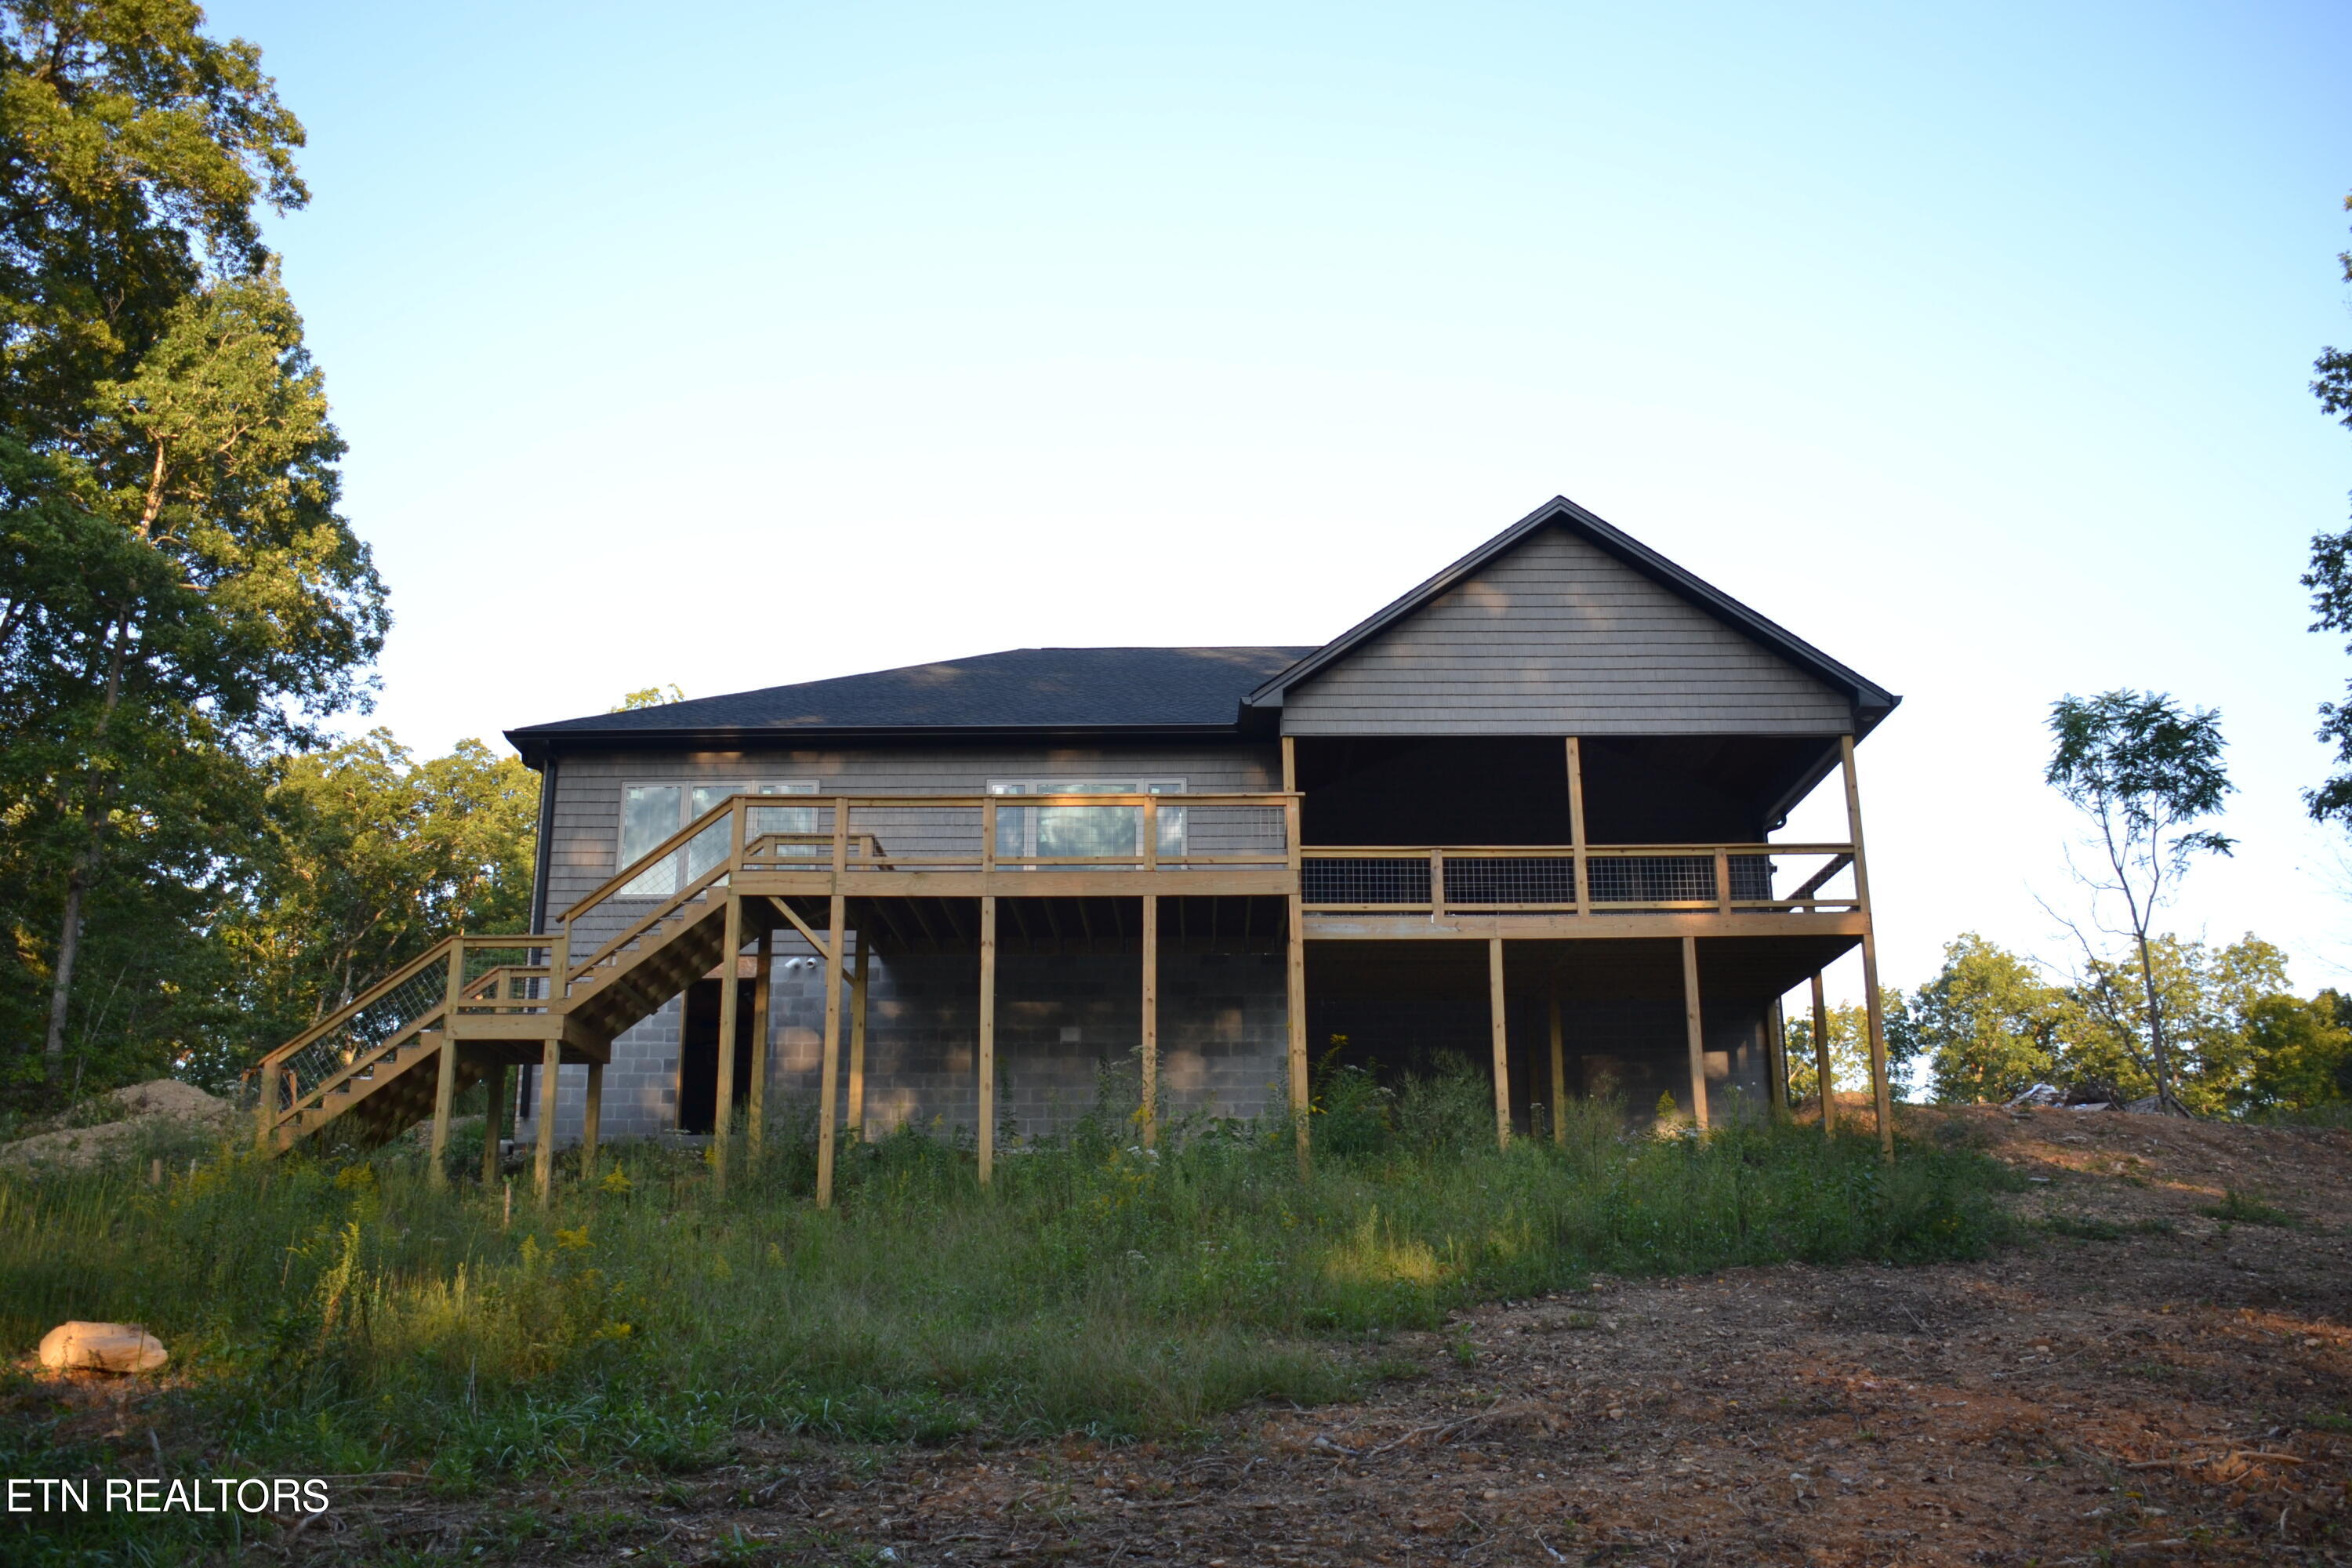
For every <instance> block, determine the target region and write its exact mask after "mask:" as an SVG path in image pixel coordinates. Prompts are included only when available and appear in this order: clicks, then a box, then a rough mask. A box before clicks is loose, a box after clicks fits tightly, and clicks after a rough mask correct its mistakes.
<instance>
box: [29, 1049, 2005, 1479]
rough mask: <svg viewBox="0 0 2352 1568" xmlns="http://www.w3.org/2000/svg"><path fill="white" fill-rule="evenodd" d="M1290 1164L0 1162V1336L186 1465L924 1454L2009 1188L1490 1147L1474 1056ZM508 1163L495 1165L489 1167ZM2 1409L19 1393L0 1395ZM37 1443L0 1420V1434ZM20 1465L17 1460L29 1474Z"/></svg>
mask: <svg viewBox="0 0 2352 1568" xmlns="http://www.w3.org/2000/svg"><path fill="white" fill-rule="evenodd" d="M1323 1103H1324V1106H1325V1114H1324V1115H1323V1116H1322V1117H1321V1118H1320V1121H1321V1125H1320V1126H1318V1137H1319V1138H1320V1146H1321V1152H1319V1153H1318V1158H1317V1160H1316V1162H1315V1164H1314V1168H1313V1171H1312V1173H1311V1174H1310V1175H1308V1176H1307V1177H1305V1178H1302V1177H1301V1175H1300V1173H1299V1172H1298V1169H1297V1164H1296V1161H1295V1155H1294V1152H1293V1143H1292V1140H1291V1138H1290V1136H1289V1134H1288V1131H1287V1130H1286V1129H1285V1128H1283V1127H1279V1126H1240V1125H1234V1124H1230V1123H1226V1124H1216V1125H1203V1126H1196V1127H1190V1128H1179V1129H1175V1130H1172V1131H1171V1136H1170V1137H1169V1138H1168V1139H1166V1140H1165V1141H1164V1142H1163V1146H1162V1148H1161V1149H1160V1150H1159V1151H1157V1152H1151V1151H1145V1150H1142V1149H1140V1148H1138V1147H1136V1146H1134V1144H1133V1142H1132V1141H1131V1138H1132V1126H1131V1123H1130V1122H1129V1121H1128V1120H1127V1119H1126V1118H1124V1117H1122V1116H1120V1115H1118V1108H1117V1107H1116V1106H1112V1107H1109V1108H1108V1109H1106V1110H1103V1111H1102V1112H1100V1113H1099V1114H1097V1115H1096V1116H1093V1117H1089V1118H1088V1119H1087V1120H1085V1121H1081V1122H1080V1123H1079V1124H1078V1125H1077V1126H1076V1128H1075V1129H1074V1130H1073V1131H1070V1132H1068V1133H1067V1134H1066V1135H1064V1136H1060V1137H1057V1138H1055V1139H1051V1140H1041V1141H1035V1142H1028V1143H1025V1144H1022V1145H1019V1146H1017V1148H1016V1149H1015V1150H1014V1152H1011V1153H1009V1154H1007V1155H1005V1156H1004V1157H1003V1158H1001V1159H1000V1161H999V1162H998V1165H997V1171H996V1179H995V1182H994V1184H993V1186H992V1188H991V1189H989V1190H986V1191H982V1190H980V1189H979V1188H978V1187H977V1185H976V1184H975V1182H974V1179H973V1167H972V1163H971V1155H970V1153H969V1152H968V1150H966V1149H964V1148H962V1147H960V1146H959V1145H958V1144H957V1143H956V1142H954V1141H952V1140H950V1139H947V1138H942V1137H939V1136H933V1135H929V1134H925V1133H922V1132H919V1131H902V1132H899V1133H897V1134H895V1135H893V1136H891V1137H888V1138H886V1139H884V1140H882V1141H880V1142H877V1143H873V1144H867V1145H863V1146H858V1145H853V1146H850V1147H849V1148H847V1149H845V1151H844V1158H843V1161H842V1166H841V1177H840V1184H839V1189H838V1191H839V1202H838V1205H837V1206H836V1207H835V1209H834V1210H832V1211H831V1212H824V1213H820V1212H818V1211H817V1210H815V1209H814V1207H813V1206H812V1205H810V1204H809V1202H808V1201H807V1197H806V1193H807V1189H808V1185H809V1179H810V1174H811V1171H812V1168H813V1150H812V1144H813V1139H812V1137H811V1136H810V1134H811V1129H810V1127H809V1126H808V1125H807V1124H806V1123H805V1122H803V1124H801V1125H798V1126H794V1127H789V1128H787V1129H785V1130H784V1131H783V1132H782V1134H780V1135H779V1137H778V1138H777V1139H776V1140H775V1141H774V1142H772V1144H771V1146H770V1147H768V1148H767V1149H765V1150H764V1151H762V1152H761V1160H760V1161H759V1162H758V1165H757V1168H756V1169H751V1170H747V1169H746V1166H747V1165H748V1164H750V1163H751V1162H750V1161H749V1160H748V1158H747V1156H748V1155H749V1153H750V1151H748V1150H745V1149H743V1148H741V1147H740V1146H739V1147H737V1148H736V1149H735V1151H734V1152H733V1155H732V1160H731V1164H732V1167H733V1170H732V1180H731V1181H730V1185H729V1187H728V1190H727V1191H726V1193H725V1194H723V1195H721V1194H719V1192H718V1191H716V1190H715V1186H714V1184H713V1182H712V1179H711V1170H710V1167H709V1163H708V1162H707V1161H706V1160H705V1159H703V1158H702V1157H700V1156H699V1155H698V1153H696V1152H692V1151H677V1150H663V1149H659V1148H656V1147H652V1146H621V1147H617V1148H609V1149H608V1150H607V1151H606V1152H605V1155H604V1160H603V1162H602V1167H601V1169H602V1175H601V1179H599V1180H596V1181H593V1182H591V1183H588V1184H579V1183H571V1184H564V1185H562V1186H561V1187H560V1188H559V1191H558V1194H557V1197H556V1200H555V1203H554V1205H553V1207H552V1208H551V1210H550V1211H549V1212H547V1213H545V1214H542V1213H541V1212H540V1211H539V1210H538V1208H537V1207H536V1206H535V1205H533V1204H532V1203H531V1202H530V1199H529V1196H528V1194H527V1192H526V1191H521V1190H519V1191H518V1193H517V1194H516V1200H515V1212H514V1217H513V1221H512V1225H511V1226H510V1227H508V1226H502V1224H501V1204H500V1200H501V1198H502V1196H503V1194H501V1193H499V1192H498V1191H495V1190H494V1191H491V1192H488V1193H486V1192H484V1191H483V1190H482V1189H481V1188H480V1186H479V1185H478V1184H473V1183H470V1182H467V1181H464V1180H462V1179H461V1180H460V1182H459V1183H458V1184H457V1185H456V1186H454V1187H453V1188H452V1189H451V1190H450V1191H447V1192H443V1193H436V1192H434V1191H432V1190H430V1188H429V1187H428V1186H427V1184H426V1183H425V1179H424V1172H423V1170H422V1167H421V1166H420V1165H419V1164H418V1163H417V1160H416V1157H415V1154H414V1153H413V1152H407V1151H386V1152H379V1153H377V1154H375V1155H373V1156H372V1157H370V1158H367V1159H364V1160H361V1159H352V1160H350V1161H347V1162H342V1163H336V1162H333V1161H326V1160H318V1159H306V1158H302V1157H291V1158H285V1159H280V1160H278V1161H276V1162H265V1161H261V1160H259V1159H257V1158H255V1157H253V1156H251V1155H248V1154H245V1153H242V1152H235V1151H231V1150H224V1151H221V1152H218V1153H216V1154H215V1157H213V1158H212V1159H211V1160H210V1161H209V1162H206V1163H200V1164H198V1165H197V1166H196V1168H195V1169H194V1171H193V1172H192V1173H191V1172H189V1171H188V1170H187V1169H186V1168H185V1167H184V1166H183V1167H180V1168H179V1169H177V1170H174V1171H173V1172H172V1173H169V1174H168V1176H167V1179H166V1181H165V1183H164V1184H163V1185H162V1186H160V1187H158V1186H152V1185H150V1184H148V1181H147V1172H146V1170H145V1169H144V1168H143V1166H142V1167H136V1168H128V1169H121V1170H117V1171H111V1172H92V1173H77V1174H65V1175H54V1176H47V1177H42V1178H38V1179H27V1178H0V1337H5V1342H6V1343H7V1344H8V1345H9V1346H10V1347H11V1348H12V1350H17V1351H21V1350H22V1349H25V1348H28V1347H29V1346H30V1344H31V1343H32V1342H33V1341H34V1340H35V1339H36V1338H37V1336H38V1335H39V1334H40V1333H41V1332H42V1331H45V1330H47V1328H49V1327H50V1326H52V1325H54V1324H55V1323H57V1322H59V1321H63V1320H65V1319H68V1318H88V1319H108V1320H115V1321H137V1322H143V1323H145V1324H146V1325H147V1326H148V1327H149V1328H150V1329H151V1330H152V1331H154V1332H156V1333H158V1334H160V1335H161V1336H162V1337H163V1340H164V1341H165V1342H166V1343H167V1344H168V1345H169V1346H170V1348H171V1350H172V1352H173V1357H174V1361H175V1364H176V1366H177V1367H179V1368H181V1369H183V1370H184V1373H186V1374H187V1377H188V1383H187V1387H186V1392H185V1394H184V1395H182V1396H181V1397H183V1398H184V1400H185V1401H186V1402H187V1405H186V1408H185V1412H184V1413H185V1415H186V1416H187V1417H188V1418H189V1421H190V1424H191V1425H192V1426H199V1427H201V1429H203V1430H205V1431H206V1432H207V1433H209V1434H211V1435H212V1436H213V1440H214V1443H215V1447H214V1452H215V1453H216V1454H234V1455H236V1457H238V1458H239V1459H240V1460H241V1461H242V1462H245V1463H247V1464H249V1465H253V1466H257V1467H263V1468H267V1467H271V1466H276V1467H278V1468H281V1469H289V1470H296V1471H299V1472H300V1473H304V1474H319V1473H337V1472H342V1473H349V1472H358V1471H376V1470H386V1469H391V1468H399V1467H403V1466H407V1465H412V1464H417V1463H423V1462H426V1461H429V1462H430V1463H431V1465H432V1466H433V1467H434V1471H435V1474H436V1476H438V1477H440V1478H442V1479H444V1480H445V1481H449V1482H457V1483H461V1484H462V1483H467V1482H487V1481H489V1480H491V1479H495V1478H498V1477H500V1476H506V1475H511V1474H517V1473H529V1472H533V1471H539V1470H543V1469H546V1468H551V1467H559V1466H564V1465H570V1464H573V1463H577V1462H580V1461H582V1460H583V1459H603V1458H620V1459H625V1460H628V1461H631V1462H635V1463H637V1464H642V1465H646V1466H651V1467H656V1468H660V1467H680V1468H684V1467H693V1466H696V1465H699V1464H702V1463H705V1462H707V1461H708V1460H709V1458H710V1457H711V1456H712V1455H713V1454H714V1453H716V1452H718V1451H719V1449H720V1448H721V1447H722V1446H723V1444H724V1443H725V1441H726V1439H727V1436H728V1434H730V1432H732V1431H735V1430H737V1429H740V1428H745V1427H768V1428H780V1429H805V1430H812V1431H817V1432H822V1433H826V1434H832V1435H837V1436H848V1437H855V1438H861V1439H878V1440H914V1441H935V1440H941V1439H945V1438H948V1437H950V1436H954V1435H956V1434H958V1433H960V1432H963V1431H966V1430H970V1429H972V1428H975V1427H979V1428H985V1429H988V1430H990V1431H992V1432H997V1433H1021V1432H1029V1433H1044V1432H1055V1431H1078V1432H1086V1433H1091V1434H1096V1435H1100V1436H1126V1435H1155V1436H1169V1435H1180V1434H1182V1433H1184V1432H1186V1431H1187V1430H1190V1429H1193V1428H1196V1427H1198V1426H1201V1424H1202V1423H1203V1422H1205V1421H1206V1420H1208V1419H1209V1418H1210V1417H1212V1416H1213V1415H1216V1414H1217V1413H1219V1412H1221V1411H1224V1410H1229V1409H1232V1408H1234V1407H1235V1406H1236V1405H1243V1404H1245V1403H1247V1402H1250V1401H1253V1400H1258V1399H1290V1400H1297V1401H1299V1402H1301V1403H1308V1402H1313V1401H1318V1400H1328V1399H1332V1398H1336V1397H1343V1396H1345V1395H1347V1394H1349V1393H1350V1392H1351V1391H1352V1390H1353V1389H1355V1388H1356V1387H1358V1386H1359V1384H1360V1382H1361V1381H1362V1380H1363V1378H1365V1377H1366V1376H1367V1375H1368V1370H1367V1369H1368V1360H1367V1356H1366V1353H1365V1352H1364V1350H1363V1349H1362V1342H1363V1340H1364V1338H1365V1337H1366V1336H1377V1335H1378V1334H1379V1333H1380V1332H1381V1331H1388V1330H1394V1329H1400V1328H1408V1327H1427V1326H1433V1325H1435V1324H1437V1323H1438V1322H1440V1321H1442V1320H1443V1318H1444V1314H1445V1313H1446V1312H1447V1310H1449V1309H1450V1308H1452V1307H1454V1306H1455V1305H1457V1304H1460V1303H1462V1302H1464V1301H1466V1300H1473V1299H1475V1298H1480V1297H1488V1296H1519V1295H1533V1294H1538V1293H1540V1292H1544V1291H1549V1290H1557V1289H1577V1288H1581V1287H1582V1286H1584V1285H1585V1284H1586V1283H1587V1282H1588V1281H1589V1279H1590V1278H1591V1273H1592V1272H1593V1271H1595V1270H1607V1271H1612V1272H1618V1273H1650V1272H1671V1271H1685V1270H1696V1269H1709V1268H1721V1267H1724V1266H1727V1265H1732V1264H1743V1263H1768V1262H1773V1261H1778V1260H1782V1259H1788V1258H1802V1259H1806V1260H1809V1261H1812V1262H1820V1263H1829V1262H1835V1261H1839V1260H1843V1259H1850V1258H1883V1259H1891V1260H1897V1261H1908V1260H1923V1259H1929V1258H1954V1257H1966V1256H1970V1255H1974V1254H1977V1253H1979V1252H1981V1251H1982V1250H1984V1249H1985V1248H1986V1247H1989V1246H1990V1245H1991V1244H1992V1242H1993V1241H1994V1240H1995V1239H1996V1237H1997V1235H1998V1227H1999V1225H2000V1220H1999V1217H1998V1212H1997V1209H1996V1207H1995V1205H1993V1203H1992V1202H1991V1200H1990V1194H1991V1192H1992V1191H1993V1190H1994V1188H1995V1187H1996V1186H1998V1185H1999V1184H2000V1181H2001V1178H2000V1174H1999V1173H1998V1170H1997V1167H1995V1166H1994V1165H1993V1164H1992V1163H1991V1162H1990V1161H1988V1160H1986V1159H1984V1158H1983V1157H1982V1156H1980V1155H1979V1154H1976V1153H1974V1152H1970V1151H1969V1150H1967V1149H1962V1148H1950V1147H1944V1146H1941V1145H1937V1144H1934V1143H1924V1142H1923V1143H1906V1146H1905V1148H1904V1149H1903V1152H1902V1157H1901V1158H1900V1159H1899V1160H1898V1161H1897V1162H1896V1163H1895V1164H1894V1165H1893V1166H1891V1167H1890V1166H1886V1165H1884V1164H1882V1163H1880V1162H1879V1160H1878V1158H1877V1152H1876V1149H1875V1147H1874V1144H1873V1143H1872V1142H1870V1141H1869V1140H1868V1139H1865V1138H1862V1137H1849V1136H1840V1137H1837V1138H1833V1139H1831V1140H1828V1141H1824V1140H1823V1139H1822V1136H1821V1134H1820V1133H1819V1132H1818V1131H1801V1130H1798V1129H1793V1128H1785V1127H1772V1126H1769V1125H1764V1124H1748V1125H1738V1126H1732V1127H1728V1128H1726V1129H1723V1130H1720V1131H1717V1132H1716V1133H1714V1134H1713V1135H1711V1136H1709V1137H1706V1138H1705V1139H1703V1140H1702V1139H1696V1138H1692V1137H1687V1136H1685V1137H1676V1138H1664V1139H1661V1138H1658V1137H1654V1136H1636V1135H1634V1134H1632V1133H1629V1132H1628V1131H1625V1128H1624V1123H1623V1121H1622V1119H1621V1118H1620V1117H1619V1115H1618V1114H1617V1113H1616V1111H1615V1110H1613V1109H1612V1108H1609V1107H1605V1106H1603V1107H1583V1108H1577V1109H1572V1110H1570V1112H1569V1114H1568V1116H1567V1119H1566V1126H1565V1130H1564V1131H1565V1134H1566V1135H1565V1138H1564V1140H1563V1141H1562V1142H1559V1143H1558V1144H1554V1143H1550V1142H1528V1141H1524V1140H1523V1141H1521V1142H1517V1143H1515V1144H1514V1145H1513V1146H1512V1147H1511V1148H1509V1149H1508V1150H1503V1151H1497V1150H1496V1148H1495V1147H1494V1145H1493V1138H1492V1132H1491V1127H1492V1123H1491V1121H1488V1120H1486V1119H1487V1118H1488V1117H1490V1116H1491V1110H1489V1109H1488V1108H1487V1105H1486V1090H1485V1089H1484V1086H1483V1083H1474V1082H1472V1081H1470V1080H1469V1079H1468V1078H1467V1077H1466V1075H1463V1074H1458V1073H1457V1074H1452V1075H1442V1076H1441V1077H1440V1078H1438V1079H1432V1080H1428V1081H1425V1082H1423V1083H1420V1084H1415V1085H1410V1086H1407V1087H1406V1088H1405V1089H1403V1090H1402V1091H1401V1092H1397V1093H1391V1092H1390V1091H1388V1090H1385V1089H1379V1088H1378V1087H1377V1086H1374V1085H1370V1084H1369V1083H1349V1082H1346V1081H1339V1082H1333V1083H1327V1085H1326V1093H1325V1095H1324V1097H1323ZM519 1185H520V1184H519ZM11 1403H12V1405H15V1406H16V1408H17V1409H18V1410H19V1413H20V1414H21V1413H22V1409H23V1405H24V1402H23V1401H21V1400H20V1401H14V1402H11ZM40 1440H41V1439H40V1437H39V1435H38V1433H37V1432H35V1431H33V1430H31V1429H30V1428H28V1427H26V1426H24V1425H23V1424H22V1423H21V1422H19V1423H18V1424H17V1428H16V1432H15V1435H14V1436H13V1437H11V1438H10V1439H9V1442H10V1443H11V1445H12V1446H13V1447H15V1448H16V1453H15V1454H14V1455H11V1456H9V1458H11V1461H12V1462H22V1461H23V1458H24V1456H25V1455H26V1453H27V1452H28V1451H29V1450H28V1449H26V1447H25V1445H26V1444H37V1443H38V1442H39V1441H40ZM17 1473H30V1472H27V1471H24V1470H21V1469H20V1470H19V1471H18V1472H17Z"/></svg>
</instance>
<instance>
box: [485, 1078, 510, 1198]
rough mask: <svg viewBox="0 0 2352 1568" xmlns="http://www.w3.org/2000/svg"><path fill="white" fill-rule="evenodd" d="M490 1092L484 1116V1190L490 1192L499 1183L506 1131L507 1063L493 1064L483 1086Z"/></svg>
mask: <svg viewBox="0 0 2352 1568" xmlns="http://www.w3.org/2000/svg"><path fill="white" fill-rule="evenodd" d="M483 1087H484V1088H485V1089H487V1090H488V1094H489V1097H490V1098H489V1110H488V1112H487V1113H486V1114H485V1115H484V1116H483V1117H482V1191H484V1192H486V1193H487V1192H488V1191H489V1190H490V1189H491V1188H492V1187H495V1186H497V1185H498V1184H499V1133H501V1132H503V1131H506V1119H507V1064H506V1063H504V1062H496V1063H493V1064H492V1065H491V1068H490V1078H489V1081H488V1083H487V1084H485V1085H484V1086H483Z"/></svg>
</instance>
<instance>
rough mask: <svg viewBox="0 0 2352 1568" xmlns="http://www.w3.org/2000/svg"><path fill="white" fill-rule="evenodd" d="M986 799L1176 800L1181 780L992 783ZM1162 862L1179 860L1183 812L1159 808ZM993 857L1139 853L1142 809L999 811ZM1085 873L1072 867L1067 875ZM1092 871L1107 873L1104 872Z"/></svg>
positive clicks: (1042, 807) (1064, 807)
mask: <svg viewBox="0 0 2352 1568" xmlns="http://www.w3.org/2000/svg"><path fill="white" fill-rule="evenodd" d="M988 793H989V794H991V795H1181V794H1183V793H1184V781H1183V780H1182V779H1132V778H1129V779H991V780H990V781H989V783H988ZM1158 816H1159V818H1160V844H1159V847H1158V850H1157V853H1158V854H1159V856H1160V858H1163V859H1170V860H1175V859H1181V858H1183V855H1184V808H1183V807H1182V806H1181V805H1166V806H1161V807H1160V809H1159V812H1158ZM996 853H997V854H998V856H999V857H1001V858H1004V859H1008V860H1024V859H1034V858H1051V859H1064V858H1072V859H1083V858H1092V857H1097V856H1128V855H1140V854H1142V853H1143V808H1142V807H1141V806H1139V805H1036V806H1024V807H1003V806H1000V807H999V808H998V809H997V814H996ZM1069 869H1072V870H1083V869H1088V868H1084V867H1071V868H1069ZM1093 869H1104V870H1108V869H1112V868H1108V867H1101V868H1093Z"/></svg>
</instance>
